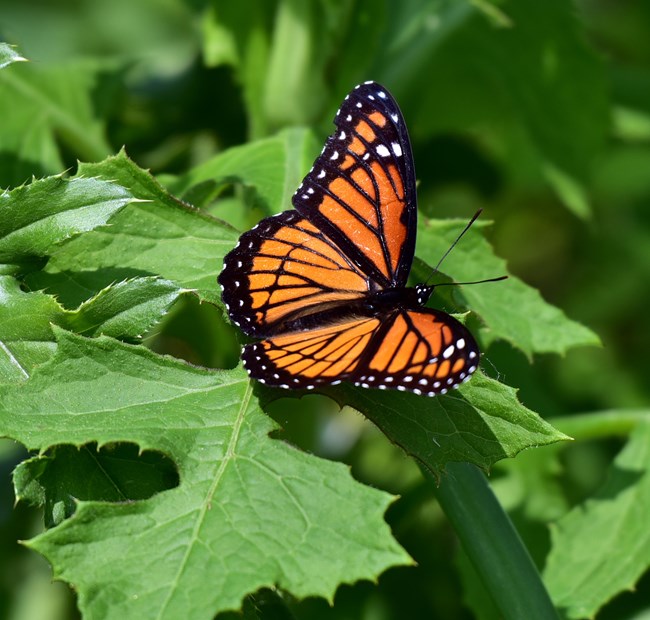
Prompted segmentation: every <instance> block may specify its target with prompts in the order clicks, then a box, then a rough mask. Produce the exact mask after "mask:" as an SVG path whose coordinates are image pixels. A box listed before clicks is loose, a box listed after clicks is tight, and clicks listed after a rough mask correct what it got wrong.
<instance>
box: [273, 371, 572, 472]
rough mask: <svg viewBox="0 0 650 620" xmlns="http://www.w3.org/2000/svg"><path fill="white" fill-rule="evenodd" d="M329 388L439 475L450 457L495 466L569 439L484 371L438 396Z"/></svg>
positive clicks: (484, 466)
mask: <svg viewBox="0 0 650 620" xmlns="http://www.w3.org/2000/svg"><path fill="white" fill-rule="evenodd" d="M323 391H324V392H325V393H326V394H327V395H328V396H330V397H331V398H333V399H334V400H336V401H337V402H339V403H340V404H346V405H350V406H351V407H354V408H355V409H357V410H358V411H360V412H361V413H363V414H364V415H365V416H366V417H367V418H368V419H370V420H371V421H372V422H373V423H374V424H376V425H377V426H378V427H379V428H380V429H381V430H382V432H383V433H384V434H385V435H386V436H387V437H388V438H389V439H390V440H391V441H392V442H394V443H396V444H397V445H399V446H400V447H401V448H402V449H403V450H404V451H405V452H406V453H407V454H409V455H410V456H413V457H414V458H415V459H416V460H417V461H419V462H420V463H422V465H424V466H425V467H426V468H427V469H428V470H429V471H430V472H431V473H433V474H434V475H436V476H439V475H440V473H441V471H442V470H443V469H444V467H445V464H446V463H448V462H450V461H464V462H468V463H474V464H475V465H478V466H479V467H480V468H482V469H484V470H489V469H490V467H491V466H492V465H493V464H494V463H495V462H496V461H498V460H500V459H503V458H507V457H513V456H515V455H516V454H517V453H518V452H520V451H521V450H525V449H526V448H530V447H534V446H541V445H546V444H551V443H555V442H557V441H562V440H566V439H569V438H568V437H567V436H566V435H564V434H563V433H561V432H560V431H558V430H556V429H554V428H553V427H552V426H551V425H550V424H548V423H547V422H545V421H544V420H543V419H542V418H540V417H539V416H538V415H537V414H536V413H534V412H533V411H531V410H530V409H527V408H526V407H524V406H523V405H522V404H521V403H520V402H519V401H518V400H517V397H516V391H515V390H514V389H513V388H510V387H508V386H506V385H503V384H502V383H499V382H498V381H495V380H493V379H490V378H488V377H486V376H484V375H483V374H481V373H480V372H477V373H476V374H475V375H474V376H473V377H472V380H471V381H469V382H468V383H466V384H464V385H462V386H461V387H460V388H459V390H458V391H457V392H455V391H454V392H453V393H450V394H446V395H443V396H437V397H436V398H424V397H422V396H417V395H415V394H411V393H406V392H396V391H392V390H386V391H379V390H371V389H360V388H353V387H351V386H347V385H345V386H340V387H337V388H336V389H333V388H328V389H326V390H323ZM276 392H277V391H276ZM276 392H273V394H276ZM268 394H269V395H271V393H270V392H268Z"/></svg>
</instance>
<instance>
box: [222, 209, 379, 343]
mask: <svg viewBox="0 0 650 620" xmlns="http://www.w3.org/2000/svg"><path fill="white" fill-rule="evenodd" d="M224 273H226V274H227V278H220V283H221V285H222V289H223V299H224V302H225V303H226V305H227V308H228V311H229V312H230V313H231V317H232V318H233V320H235V321H237V323H238V325H239V326H240V327H241V329H242V330H244V331H245V332H246V333H248V334H250V335H264V334H265V333H270V332H272V331H274V326H277V325H278V324H280V323H281V322H283V321H287V320H290V319H295V318H297V317H299V316H305V315H307V314H310V313H311V312H315V311H317V310H322V309H324V308H327V307H332V306H335V305H340V304H343V303H345V302H349V301H354V300H358V299H359V298H361V297H362V296H363V295H364V294H366V293H367V292H368V290H369V287H370V283H369V280H368V277H367V276H365V275H364V274H363V273H362V272H361V271H360V270H359V269H358V268H357V267H356V266H355V265H354V264H353V263H352V262H351V261H350V260H349V259H347V258H346V256H345V254H344V253H343V252H342V251H341V249H340V248H339V247H337V246H336V244H335V243H333V242H332V241H331V240H330V239H329V238H327V237H326V236H325V235H323V234H322V233H321V232H320V231H319V230H318V229H317V228H315V227H314V226H313V225H312V224H310V223H309V222H308V221H307V220H305V219H304V218H303V217H301V216H300V214H299V213H298V212H296V211H287V212H285V213H282V214H280V215H277V216H274V217H271V218H267V219H266V220H263V221H262V222H260V224H258V226H257V227H256V228H255V229H253V230H252V231H250V232H248V233H246V234H244V235H242V238H241V240H240V243H239V245H238V247H237V248H236V249H235V250H234V251H233V252H231V253H230V254H229V255H228V256H227V258H226V265H225V269H224Z"/></svg>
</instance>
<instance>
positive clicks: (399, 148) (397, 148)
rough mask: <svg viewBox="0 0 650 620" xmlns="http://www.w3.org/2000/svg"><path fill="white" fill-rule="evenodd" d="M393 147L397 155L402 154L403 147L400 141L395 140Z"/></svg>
mask: <svg viewBox="0 0 650 620" xmlns="http://www.w3.org/2000/svg"><path fill="white" fill-rule="evenodd" d="M391 147H392V148H393V153H395V156H396V157H401V156H402V147H401V146H400V145H399V142H393V143H392V144H391Z"/></svg>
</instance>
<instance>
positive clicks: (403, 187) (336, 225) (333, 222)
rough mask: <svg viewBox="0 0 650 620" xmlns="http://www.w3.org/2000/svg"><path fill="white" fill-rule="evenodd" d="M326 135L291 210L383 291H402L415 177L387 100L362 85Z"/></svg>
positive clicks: (396, 114) (398, 117)
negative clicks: (322, 235)
mask: <svg viewBox="0 0 650 620" xmlns="http://www.w3.org/2000/svg"><path fill="white" fill-rule="evenodd" d="M334 122H335V124H336V127H337V131H336V132H335V133H334V134H332V135H331V136H330V137H329V138H328V140H327V142H326V144H325V147H324V149H323V151H322V153H321V154H320V156H319V157H318V158H317V159H316V161H315V162H314V166H313V167H312V169H311V170H310V172H309V174H307V176H306V177H305V179H304V180H303V182H302V183H301V184H300V186H299V188H298V190H297V191H296V193H295V194H294V196H293V204H294V206H295V207H296V209H297V210H298V211H299V212H300V213H301V214H302V215H304V216H305V217H306V218H307V219H309V220H310V221H311V222H313V223H314V224H315V225H316V227H317V228H318V229H319V230H321V231H323V232H324V233H325V234H326V235H327V236H328V237H329V238H330V239H332V240H333V241H334V242H335V243H336V244H337V245H338V246H339V247H340V248H341V249H342V250H343V251H344V252H345V254H346V255H347V256H348V257H349V258H351V259H352V260H353V261H354V263H355V264H356V265H357V266H358V267H359V268H360V269H361V270H362V271H363V272H364V273H366V274H368V275H369V276H370V277H371V278H372V279H373V280H374V281H375V282H377V283H378V284H379V285H380V286H381V287H382V288H390V287H397V288H399V287H403V286H404V285H405V284H406V280H407V278H408V275H409V272H410V270H411V264H412V262H413V254H414V251H415V233H416V225H417V204H416V193H415V169H414V165H413V155H412V153H411V143H410V140H409V136H408V132H407V129H406V124H405V122H404V118H403V117H402V114H401V112H400V109H399V107H398V105H397V103H396V102H395V100H394V99H393V97H392V96H391V95H390V94H389V93H388V92H387V91H386V90H385V89H384V88H383V87H382V86H380V85H379V84H377V83H375V82H366V83H365V84H360V85H359V86H357V87H356V88H355V89H354V90H353V91H352V92H351V93H350V94H349V95H348V96H347V97H346V98H345V101H344V102H343V104H342V105H341V107H340V109H339V111H338V112H337V114H336V118H335V120H334Z"/></svg>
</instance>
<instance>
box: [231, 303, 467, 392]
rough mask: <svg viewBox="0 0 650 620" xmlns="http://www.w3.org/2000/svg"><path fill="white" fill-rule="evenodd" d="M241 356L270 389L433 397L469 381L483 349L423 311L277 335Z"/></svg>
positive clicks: (451, 322)
mask: <svg viewBox="0 0 650 620" xmlns="http://www.w3.org/2000/svg"><path fill="white" fill-rule="evenodd" d="M242 357H243V360H244V365H245V367H246V370H247V371H248V372H249V374H250V375H251V376H252V377H253V378H255V379H258V380H259V381H261V382H263V383H265V384H267V385H270V386H275V387H284V388H305V389H311V388H313V387H316V386H318V385H325V384H330V385H333V384H337V383H340V381H342V380H344V381H352V382H354V383H355V384H357V385H361V386H363V387H376V388H380V389H385V388H393V389H398V390H409V391H411V392H415V393H416V394H427V395H429V396H433V395H435V394H441V393H442V394H444V393H445V392H447V391H448V390H449V389H452V388H454V387H457V386H458V385H459V384H460V383H462V382H463V381H465V380H467V379H468V378H469V376H470V375H471V374H472V373H473V372H474V371H475V370H476V367H477V365H478V361H479V350H478V347H477V345H476V341H475V340H474V338H473V337H472V335H471V334H470V333H469V331H468V330H467V329H466V328H465V326H464V325H462V324H461V323H460V322H458V321H457V320H456V319H454V318H453V317H452V316H450V315H448V314H445V313H444V312H438V311H436V310H430V309H426V308H424V309H421V310H396V311H394V312H392V313H391V314H389V315H387V316H383V317H375V316H368V317H357V318H354V319H350V320H348V321H344V322H338V323H334V324H332V325H329V326H325V327H320V328H317V329H311V330H308V331H302V332H289V333H286V334H281V335H278V336H273V337H270V338H267V339H265V340H263V341H261V342H257V343H253V344H249V345H246V346H245V347H244V353H243V356H242Z"/></svg>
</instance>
